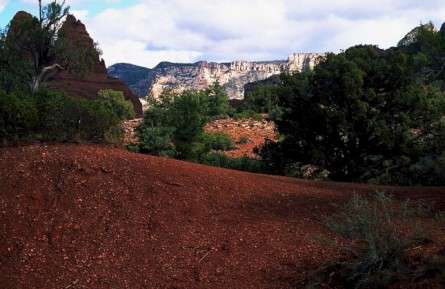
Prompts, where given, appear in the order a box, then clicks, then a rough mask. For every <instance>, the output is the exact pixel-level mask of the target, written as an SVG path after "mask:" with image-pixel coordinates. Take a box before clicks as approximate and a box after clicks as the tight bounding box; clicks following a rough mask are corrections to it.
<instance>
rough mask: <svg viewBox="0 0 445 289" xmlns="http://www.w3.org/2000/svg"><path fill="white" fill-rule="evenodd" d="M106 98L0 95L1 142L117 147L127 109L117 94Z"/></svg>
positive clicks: (39, 93)
mask: <svg viewBox="0 0 445 289" xmlns="http://www.w3.org/2000/svg"><path fill="white" fill-rule="evenodd" d="M107 94H108V95H107ZM107 94H103V95H102V96H101V97H99V98H98V99H94V100H88V99H82V98H72V97H67V96H65V95H64V94H62V93H59V92H52V91H39V92H37V93H36V94H35V95H33V96H21V97H18V96H17V95H15V94H5V93H0V102H1V108H0V110H2V111H1V118H0V133H1V138H2V139H4V142H5V141H6V140H9V141H10V140H31V139H37V140H42V141H67V142H71V141H75V142H79V141H91V142H106V143H120V141H121V138H122V129H121V128H120V123H121V122H122V121H123V120H124V119H125V118H126V117H131V113H130V112H131V110H130V111H129V110H127V109H128V108H129V107H130V106H129V103H128V102H127V101H125V100H123V99H122V98H120V96H119V94H115V95H114V93H113V92H111V91H108V92H107ZM130 108H131V107H130ZM3 110H4V111H3Z"/></svg>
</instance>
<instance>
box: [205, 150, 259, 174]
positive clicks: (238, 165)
mask: <svg viewBox="0 0 445 289" xmlns="http://www.w3.org/2000/svg"><path fill="white" fill-rule="evenodd" d="M200 162H201V163H203V164H206V165H210V166H214V167H221V168H226V169H233V170H240V171H248V172H253V173H266V172H268V169H267V167H266V165H265V164H264V163H263V162H262V161H261V160H255V159H251V158H248V157H241V158H230V157H228V156H226V155H224V154H222V153H217V152H216V153H215V152H211V153H209V154H207V155H206V156H204V158H202V159H201V161H200Z"/></svg>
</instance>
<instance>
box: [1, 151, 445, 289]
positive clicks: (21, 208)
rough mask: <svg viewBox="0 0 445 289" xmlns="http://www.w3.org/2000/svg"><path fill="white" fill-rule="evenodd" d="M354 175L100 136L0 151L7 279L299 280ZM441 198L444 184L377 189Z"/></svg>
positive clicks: (156, 284)
mask: <svg viewBox="0 0 445 289" xmlns="http://www.w3.org/2000/svg"><path fill="white" fill-rule="evenodd" d="M374 189H375V188H371V187H369V186H365V185H357V184H342V183H323V182H309V181H302V180H297V179H289V178H284V177H274V176H265V175H257V174H250V173H244V172H237V171H230V170H224V169H218V168H211V167H206V166H202V165H197V164H190V163H186V162H180V161H175V160H168V159H163V158H156V157H151V156H143V155H138V154H133V153H129V152H127V151H124V150H120V149H113V148H105V147H100V146H93V145H84V146H80V145H77V146H76V145H51V146H43V145H34V146H27V147H19V148H4V149H0V288H8V289H9V288H14V289H19V288H45V289H52V288H57V289H60V288H72V289H76V288H95V289H101V288H103V289H105V288H106V289H110V288H132V289H135V288H241V289H243V288H301V282H300V281H299V280H301V278H304V276H305V275H306V274H307V272H308V270H311V269H314V268H316V267H317V266H318V265H320V264H321V263H324V262H325V261H326V260H329V259H330V258H334V257H335V256H338V252H335V251H333V249H330V248H328V247H326V246H324V245H322V244H320V243H318V242H317V241H316V238H315V237H316V236H318V235H320V234H324V233H326V234H329V233H328V232H326V230H325V229H324V228H323V226H322V224H321V223H320V217H321V216H323V215H325V214H327V213H329V212H330V211H331V210H332V208H333V205H334V204H338V203H342V202H344V201H345V200H346V199H347V198H349V197H350V196H351V194H352V193H353V192H354V191H357V192H360V193H365V192H372V191H374ZM379 189H385V190H386V191H390V192H394V193H395V194H396V196H403V197H411V198H414V199H416V198H423V199H428V200H435V201H437V202H438V206H439V207H441V208H444V207H445V198H444V197H443V193H444V192H445V188H435V189H433V188H423V189H422V188H412V189H409V188H389V187H388V188H379Z"/></svg>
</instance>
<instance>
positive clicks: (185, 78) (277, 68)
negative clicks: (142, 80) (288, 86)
mask: <svg viewBox="0 0 445 289" xmlns="http://www.w3.org/2000/svg"><path fill="white" fill-rule="evenodd" d="M323 56H324V54H318V53H294V54H292V55H291V56H290V57H289V58H288V60H287V61H285V60H283V61H265V62H247V61H235V62H231V63H208V62H197V63H194V64H178V63H169V62H162V63H160V64H159V65H158V66H156V67H155V68H154V69H153V71H154V72H153V75H154V76H153V79H152V81H151V84H150V86H149V91H148V95H149V96H150V97H153V98H159V96H160V95H161V94H162V92H163V91H164V90H166V89H168V90H172V91H174V92H178V93H180V92H182V91H184V90H191V89H193V90H200V89H205V88H207V87H208V86H209V85H211V84H212V83H214V82H215V81H218V82H219V83H220V84H221V85H222V86H223V87H224V88H225V89H226V91H227V94H228V95H229V98H230V99H243V97H244V86H245V85H246V84H248V83H251V82H256V81H260V80H264V79H267V78H269V77H271V76H273V75H277V74H280V73H282V72H295V71H302V70H306V69H312V68H313V67H314V66H315V65H316V63H317V62H318V61H319V60H320V58H321V57H323Z"/></svg>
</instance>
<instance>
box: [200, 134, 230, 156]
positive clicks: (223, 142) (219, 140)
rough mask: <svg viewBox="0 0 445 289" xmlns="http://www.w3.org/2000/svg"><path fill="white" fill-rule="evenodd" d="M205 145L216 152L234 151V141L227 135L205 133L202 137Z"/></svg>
mask: <svg viewBox="0 0 445 289" xmlns="http://www.w3.org/2000/svg"><path fill="white" fill-rule="evenodd" d="M202 141H203V143H204V144H205V145H206V146H207V147H208V148H209V149H210V150H215V151H228V150H231V149H233V147H234V145H233V142H232V139H231V138H230V137H229V136H228V135H227V134H225V133H220V132H217V133H205V134H203V136H202Z"/></svg>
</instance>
